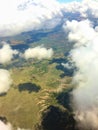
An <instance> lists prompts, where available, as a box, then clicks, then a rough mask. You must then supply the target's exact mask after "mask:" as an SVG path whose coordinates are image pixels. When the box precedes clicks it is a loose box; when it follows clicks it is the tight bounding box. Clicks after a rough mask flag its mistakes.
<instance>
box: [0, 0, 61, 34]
mask: <svg viewBox="0 0 98 130" xmlns="http://www.w3.org/2000/svg"><path fill="white" fill-rule="evenodd" d="M61 17H62V13H61V11H60V4H59V3H58V2H57V1H56V0H20V1H18V0H14V1H13V0H9V1H6V0H3V1H1V0H0V19H1V20H0V36H11V35H16V34H18V33H21V32H26V31H30V30H37V29H41V28H44V27H45V28H51V27H55V26H56V25H57V24H59V21H60V19H61ZM54 23H55V24H54ZM48 24H49V26H48Z"/></svg>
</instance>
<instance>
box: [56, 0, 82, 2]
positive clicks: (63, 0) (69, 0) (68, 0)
mask: <svg viewBox="0 0 98 130" xmlns="http://www.w3.org/2000/svg"><path fill="white" fill-rule="evenodd" d="M58 1H59V2H61V3H68V2H72V1H78V2H80V1H82V0H58Z"/></svg>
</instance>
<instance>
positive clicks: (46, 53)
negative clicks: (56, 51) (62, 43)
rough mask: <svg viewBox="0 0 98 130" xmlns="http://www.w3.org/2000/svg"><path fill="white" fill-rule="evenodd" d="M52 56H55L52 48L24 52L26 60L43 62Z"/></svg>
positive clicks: (36, 48) (40, 47) (30, 49)
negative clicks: (33, 59) (34, 59)
mask: <svg viewBox="0 0 98 130" xmlns="http://www.w3.org/2000/svg"><path fill="white" fill-rule="evenodd" d="M52 56H53V50H52V49H51V48H50V49H46V48H45V47H42V46H37V47H35V48H29V49H27V50H26V51H25V52H24V58H25V59H30V58H36V59H39V60H42V59H49V58H51V57H52Z"/></svg>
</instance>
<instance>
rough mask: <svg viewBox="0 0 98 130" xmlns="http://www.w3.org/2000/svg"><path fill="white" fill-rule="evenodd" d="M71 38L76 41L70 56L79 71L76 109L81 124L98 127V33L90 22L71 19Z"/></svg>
mask: <svg viewBox="0 0 98 130" xmlns="http://www.w3.org/2000/svg"><path fill="white" fill-rule="evenodd" d="M64 28H65V30H67V31H68V39H69V41H71V42H74V43H75V45H74V48H73V49H72V50H71V51H70V57H71V60H72V62H73V63H74V65H75V66H76V67H77V71H76V72H75V74H74V77H73V84H74V85H75V86H76V88H75V89H74V90H73V92H72V95H73V99H72V100H73V105H72V106H73V109H74V111H75V115H76V116H75V118H76V120H77V121H78V123H79V125H81V127H83V129H84V128H86V129H95V130H97V129H98V122H97V121H98V111H97V109H98V101H97V99H98V82H97V80H98V79H97V77H98V32H97V31H96V30H95V29H94V28H93V25H92V24H91V23H90V22H89V21H88V20H84V21H80V22H78V21H71V22H69V21H67V22H66V26H64Z"/></svg>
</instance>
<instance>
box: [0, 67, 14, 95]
mask: <svg viewBox="0 0 98 130" xmlns="http://www.w3.org/2000/svg"><path fill="white" fill-rule="evenodd" d="M11 84H12V79H11V75H10V72H9V71H8V70H5V69H0V94H3V93H6V92H7V91H8V90H9V89H10V86H11Z"/></svg>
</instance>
